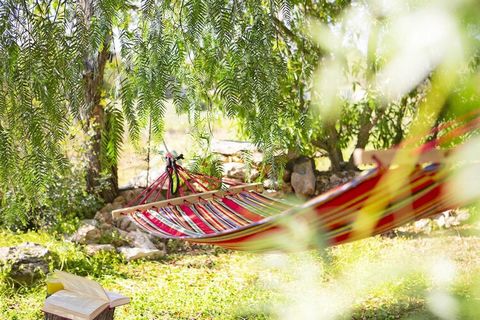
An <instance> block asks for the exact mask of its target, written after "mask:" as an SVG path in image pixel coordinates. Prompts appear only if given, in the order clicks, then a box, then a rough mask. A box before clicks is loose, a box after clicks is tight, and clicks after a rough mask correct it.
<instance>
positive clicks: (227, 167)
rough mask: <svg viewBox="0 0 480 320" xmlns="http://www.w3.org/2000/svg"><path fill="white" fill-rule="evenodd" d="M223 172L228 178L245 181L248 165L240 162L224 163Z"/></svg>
mask: <svg viewBox="0 0 480 320" xmlns="http://www.w3.org/2000/svg"><path fill="white" fill-rule="evenodd" d="M223 172H224V174H225V175H226V176H227V177H228V178H232V179H238V180H242V181H245V173H246V165H245V164H244V163H240V162H228V163H224V164H223Z"/></svg>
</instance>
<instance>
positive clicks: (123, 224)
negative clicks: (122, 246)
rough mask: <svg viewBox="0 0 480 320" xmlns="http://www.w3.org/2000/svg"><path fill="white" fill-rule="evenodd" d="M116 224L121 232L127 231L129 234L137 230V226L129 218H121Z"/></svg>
mask: <svg viewBox="0 0 480 320" xmlns="http://www.w3.org/2000/svg"><path fill="white" fill-rule="evenodd" d="M115 224H116V226H117V227H118V228H119V229H120V230H125V231H127V232H130V231H134V230H137V226H136V225H135V224H134V223H133V222H132V220H131V219H130V218H129V217H128V216H121V217H120V218H119V219H118V220H117V221H116V223H115Z"/></svg>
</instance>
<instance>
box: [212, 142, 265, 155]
mask: <svg viewBox="0 0 480 320" xmlns="http://www.w3.org/2000/svg"><path fill="white" fill-rule="evenodd" d="M211 149H212V152H214V153H219V154H222V155H226V156H232V155H238V154H240V153H241V152H242V151H252V152H253V151H256V150H257V148H256V147H255V145H254V144H253V143H250V142H244V141H233V140H213V141H212V145H211Z"/></svg>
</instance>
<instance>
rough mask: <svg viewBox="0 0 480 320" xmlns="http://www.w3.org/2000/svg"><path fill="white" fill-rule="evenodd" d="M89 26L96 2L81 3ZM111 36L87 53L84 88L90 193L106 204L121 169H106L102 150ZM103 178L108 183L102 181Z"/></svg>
mask: <svg viewBox="0 0 480 320" xmlns="http://www.w3.org/2000/svg"><path fill="white" fill-rule="evenodd" d="M80 6H81V8H82V10H83V11H84V12H83V14H84V15H83V17H84V19H85V25H86V26H87V27H88V26H89V25H90V22H91V19H92V17H93V2H90V1H85V0H83V1H80ZM111 40H112V36H111V34H110V33H107V34H106V35H105V38H104V40H103V46H102V49H101V51H99V52H85V55H84V56H85V58H84V65H85V69H84V76H83V78H84V79H83V80H84V88H85V105H86V110H87V112H86V126H85V130H86V132H87V133H90V134H92V136H91V137H90V144H89V148H88V150H87V158H88V165H87V175H86V185H87V191H89V192H92V193H97V194H99V195H100V196H101V197H102V198H103V199H104V200H105V201H106V202H110V201H112V200H113V199H114V198H115V196H116V195H117V193H118V175H117V167H116V166H111V167H105V165H104V164H105V163H108V162H107V161H105V156H104V154H103V148H102V134H104V133H105V109H104V106H103V105H102V89H103V87H104V75H105V66H106V64H107V62H108V59H109V58H110V42H111ZM102 177H105V178H106V180H104V181H102Z"/></svg>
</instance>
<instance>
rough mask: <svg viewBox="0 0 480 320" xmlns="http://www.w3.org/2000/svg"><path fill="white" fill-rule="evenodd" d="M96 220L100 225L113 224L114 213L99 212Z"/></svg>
mask: <svg viewBox="0 0 480 320" xmlns="http://www.w3.org/2000/svg"><path fill="white" fill-rule="evenodd" d="M94 219H95V220H97V221H98V222H100V223H108V224H112V222H113V217H112V212H111V211H97V213H96V214H95V217H94Z"/></svg>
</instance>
